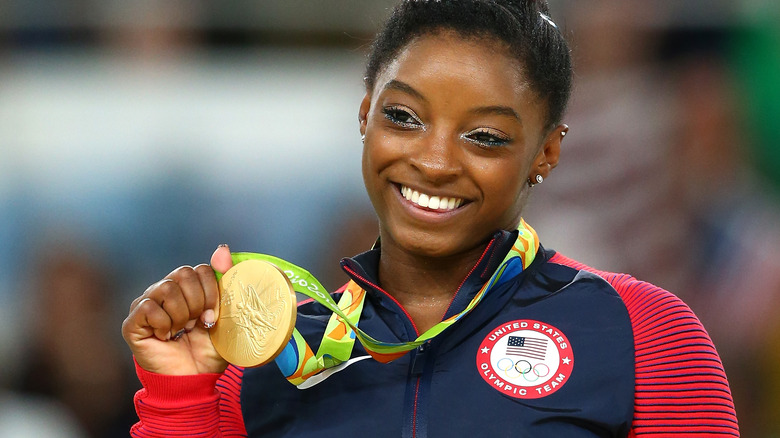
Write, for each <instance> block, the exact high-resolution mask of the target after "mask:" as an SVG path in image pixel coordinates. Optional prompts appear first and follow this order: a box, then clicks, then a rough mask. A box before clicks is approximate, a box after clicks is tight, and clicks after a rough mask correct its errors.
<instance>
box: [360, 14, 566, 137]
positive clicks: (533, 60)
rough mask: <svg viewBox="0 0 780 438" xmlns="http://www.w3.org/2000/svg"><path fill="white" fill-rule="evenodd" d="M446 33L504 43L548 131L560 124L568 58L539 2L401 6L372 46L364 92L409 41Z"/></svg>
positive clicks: (562, 43)
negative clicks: (543, 110)
mask: <svg viewBox="0 0 780 438" xmlns="http://www.w3.org/2000/svg"><path fill="white" fill-rule="evenodd" d="M446 30H452V31H454V32H456V33H457V34H459V35H460V36H462V37H464V38H495V39H497V40H499V41H501V42H503V43H505V44H506V46H507V48H508V49H509V51H510V54H511V55H513V56H515V58H516V59H517V60H518V61H520V65H521V66H522V68H523V69H524V73H525V75H526V76H527V78H528V80H529V81H530V83H531V86H532V88H533V89H534V90H535V92H536V93H537V95H538V97H540V98H542V99H543V100H544V101H545V102H546V103H547V123H548V127H552V126H555V125H557V124H558V123H560V121H561V118H562V117H563V112H564V111H565V109H566V104H567V102H568V100H569V95H570V94H571V78H572V68H571V56H570V53H569V46H568V44H567V43H566V39H565V38H564V37H563V34H562V33H561V31H560V30H559V29H558V26H556V25H554V24H553V22H552V20H551V19H550V18H549V9H548V7H547V2H546V1H544V0H504V1H502V0H404V1H402V2H401V3H400V4H398V5H397V6H396V7H395V8H394V9H393V11H392V14H391V15H390V17H389V18H388V20H387V21H386V22H385V25H384V27H383V29H382V30H381V32H380V33H379V34H377V36H376V39H375V40H374V43H373V45H372V47H371V51H370V53H369V56H368V63H367V65H366V74H365V77H366V87H367V88H368V89H369V90H372V89H373V88H374V85H375V82H376V79H377V76H378V75H379V74H380V73H381V72H382V70H383V69H384V68H385V67H386V66H387V64H388V63H390V62H392V60H393V59H394V58H395V57H396V56H397V55H398V53H399V52H400V51H401V50H402V49H403V48H404V47H406V45H407V44H408V43H409V42H411V41H412V40H413V39H414V38H416V37H419V36H421V35H425V34H430V33H436V32H441V31H446Z"/></svg>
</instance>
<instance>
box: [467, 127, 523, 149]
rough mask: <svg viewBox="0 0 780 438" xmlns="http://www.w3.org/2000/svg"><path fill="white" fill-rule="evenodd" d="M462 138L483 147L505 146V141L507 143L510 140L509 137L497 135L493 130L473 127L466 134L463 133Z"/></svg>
mask: <svg viewBox="0 0 780 438" xmlns="http://www.w3.org/2000/svg"><path fill="white" fill-rule="evenodd" d="M482 137H488V138H487V139H484V138H482ZM462 138H463V139H464V140H466V141H470V142H472V143H474V144H476V145H478V146H480V147H484V148H496V147H501V146H505V145H506V144H507V143H509V142H510V141H511V140H512V139H511V138H509V137H507V136H505V135H499V134H497V133H495V132H494V130H492V129H486V128H480V129H475V130H474V131H471V132H469V133H468V134H463V136H462Z"/></svg>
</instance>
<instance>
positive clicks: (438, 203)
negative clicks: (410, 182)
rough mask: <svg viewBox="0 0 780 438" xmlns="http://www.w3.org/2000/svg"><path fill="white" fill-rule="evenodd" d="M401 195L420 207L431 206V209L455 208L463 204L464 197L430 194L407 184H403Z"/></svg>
mask: <svg viewBox="0 0 780 438" xmlns="http://www.w3.org/2000/svg"><path fill="white" fill-rule="evenodd" d="M401 195H402V196H403V197H404V198H406V199H407V200H409V201H411V202H413V203H415V204H417V205H419V206H420V207H425V208H430V209H431V210H454V209H456V208H458V207H460V206H461V205H462V204H463V199H462V198H446V197H443V196H430V195H428V194H425V193H420V192H418V191H417V190H412V189H411V188H409V187H406V186H401Z"/></svg>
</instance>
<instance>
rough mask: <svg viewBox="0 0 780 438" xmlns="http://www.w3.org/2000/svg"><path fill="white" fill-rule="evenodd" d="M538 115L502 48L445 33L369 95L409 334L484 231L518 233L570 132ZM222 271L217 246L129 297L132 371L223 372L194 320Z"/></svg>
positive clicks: (403, 58) (443, 299)
mask: <svg viewBox="0 0 780 438" xmlns="http://www.w3.org/2000/svg"><path fill="white" fill-rule="evenodd" d="M545 110H546V105H545V102H542V101H539V99H538V98H537V96H536V95H535V93H534V91H533V90H532V89H531V88H530V87H529V85H528V82H527V81H526V80H525V79H524V76H523V73H522V68H520V65H519V64H518V63H517V61H515V60H514V58H512V57H511V56H509V55H508V53H507V52H505V50H504V46H503V45H502V44H501V43H500V42H497V41H495V40H491V39H481V40H476V39H468V40H466V39H462V38H460V37H458V36H457V35H456V34H454V33H450V32H440V33H436V34H429V35H424V36H421V37H418V38H416V39H415V40H413V41H412V42H410V43H409V44H408V45H407V46H406V47H405V48H404V49H403V50H402V51H401V52H400V53H399V55H398V56H397V57H396V59H394V60H393V61H392V62H391V63H390V64H388V65H387V66H386V67H385V68H384V69H383V70H382V71H381V72H380V74H379V76H378V77H377V80H376V81H375V86H374V88H373V89H371V90H368V91H367V93H366V95H365V97H364V99H363V100H362V102H361V104H360V109H359V120H360V131H361V133H362V134H363V135H365V140H364V149H363V179H364V182H365V185H366V190H367V191H368V194H369V197H370V199H371V202H372V204H373V205H374V209H375V210H376V213H377V216H378V217H379V225H380V230H379V232H380V237H381V241H382V245H381V257H380V265H379V282H380V285H381V286H382V288H383V289H384V290H385V291H387V292H388V293H389V294H391V295H392V296H393V297H395V298H396V299H397V300H398V301H399V303H401V305H402V306H403V307H404V309H405V310H406V311H407V313H408V314H409V315H410V317H411V318H412V321H413V322H414V324H415V326H416V328H417V330H418V332H419V333H423V332H425V331H426V330H427V329H429V328H430V327H432V326H433V325H435V324H436V323H438V322H439V321H440V320H441V318H442V316H443V315H444V313H445V311H446V309H447V306H448V305H449V303H450V301H451V300H452V297H453V296H454V294H455V293H456V291H457V288H458V286H459V285H460V283H461V282H462V281H463V279H464V278H465V277H466V275H467V274H468V272H469V271H470V270H471V268H472V267H473V266H474V264H475V263H476V262H477V260H478V259H479V257H480V256H481V254H482V252H483V251H484V249H485V247H486V245H487V243H488V241H489V240H490V238H491V236H492V235H493V233H494V232H495V231H496V230H499V229H506V230H512V229H514V228H516V227H517V224H518V223H519V221H520V217H521V213H522V209H523V206H524V204H525V201H526V199H527V197H528V194H529V190H530V189H529V186H528V184H527V180H528V179H529V178H531V177H535V176H536V175H537V174H539V175H542V177H544V178H545V179H546V178H547V177H548V176H549V173H550V171H551V170H552V169H553V168H554V167H555V166H556V165H557V163H558V156H559V152H560V143H561V139H562V137H563V134H565V132H566V130H567V129H568V128H567V127H566V126H565V125H560V126H556V127H554V128H552V129H548V128H547V127H546V125H547V124H546V121H545V120H544V115H545V114H546V111H545ZM402 185H403V186H407V187H410V188H412V189H414V190H417V191H419V192H423V193H426V194H429V195H434V196H444V197H455V198H461V199H463V204H462V205H461V206H460V207H458V208H456V209H454V210H448V211H442V210H437V211H432V210H430V209H425V208H421V207H419V206H417V205H415V204H413V203H411V202H410V201H408V200H406V199H405V198H404V197H402V196H401V194H400V187H401V186H402ZM231 265H232V262H231V259H230V250H229V249H228V248H227V247H226V246H222V247H219V248H217V250H216V251H215V252H214V255H213V256H212V259H211V266H209V265H199V266H196V267H194V268H193V267H189V266H182V267H180V268H177V269H176V270H174V271H173V272H171V273H170V274H169V275H167V276H166V277H165V278H164V279H163V280H161V281H159V282H157V283H155V284H153V285H151V286H150V287H149V288H148V289H147V290H146V291H145V292H144V293H143V294H142V295H141V296H140V297H138V298H137V299H136V300H134V301H133V303H132V305H131V306H130V313H129V315H128V317H127V318H126V319H125V321H124V324H123V325H122V334H123V336H124V338H125V341H126V342H127V344H128V345H129V346H130V349H131V351H132V352H133V354H134V355H135V359H136V361H138V363H139V365H140V366H141V367H143V368H144V369H146V370H148V371H152V372H156V373H160V374H168V375H189V374H199V373H218V372H222V371H224V369H225V368H226V366H227V364H226V363H225V362H224V360H222V359H221V358H220V357H219V356H218V355H217V353H216V351H215V350H214V348H213V346H212V345H211V341H210V340H209V337H208V331H207V330H206V329H205V328H204V324H205V323H211V322H214V321H216V318H217V317H218V315H217V312H218V296H219V293H218V289H217V283H216V279H215V277H214V273H213V270H212V267H213V268H214V269H216V270H217V271H219V272H223V273H224V272H225V271H227V270H228V269H229V268H230V267H231ZM182 330H184V332H185V333H184V334H183V335H182V336H181V337H179V338H178V339H176V340H173V339H174V338H173V336H174V334H176V333H178V332H180V331H182Z"/></svg>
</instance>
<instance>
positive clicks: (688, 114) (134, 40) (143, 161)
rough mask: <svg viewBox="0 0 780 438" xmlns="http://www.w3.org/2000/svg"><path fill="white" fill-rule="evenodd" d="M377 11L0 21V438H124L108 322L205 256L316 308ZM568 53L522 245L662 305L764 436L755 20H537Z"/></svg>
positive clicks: (59, 6)
mask: <svg viewBox="0 0 780 438" xmlns="http://www.w3.org/2000/svg"><path fill="white" fill-rule="evenodd" d="M394 3H395V2H394V1H391V0H360V1H357V0H351V1H350V0H323V1H316V2H314V1H303V0H263V1H236V2H228V3H225V2H219V3H218V2H208V1H205V0H199V1H182V0H178V1H176V0H171V1H166V2H159V1H152V0H143V1H141V0H132V1H127V0H122V1H119V0H101V1H96V0H69V1H59V2H55V1H47V0H0V224H1V225H0V264H1V265H2V266H3V267H4V272H5V274H4V275H2V277H0V279H1V281H0V298H1V299H2V305H0V430H2V431H3V433H2V434H3V436H9V437H15V436H37V437H116V436H126V435H127V430H128V429H129V427H130V425H131V424H132V423H133V422H134V421H135V414H134V412H133V406H132V394H133V393H134V391H135V390H137V389H138V388H139V386H140V385H139V384H138V382H137V380H136V378H135V375H134V373H133V368H132V359H131V356H130V354H129V351H128V350H127V348H126V347H125V346H124V343H123V341H122V339H121V335H120V325H121V321H122V319H124V316H125V315H126V313H127V309H128V306H129V304H130V301H131V300H132V299H133V298H134V297H136V296H138V295H140V294H141V293H142V292H143V291H144V289H146V287H147V286H148V285H149V284H151V283H153V282H155V281H157V280H158V279H159V278H161V277H163V276H164V275H166V274H167V273H168V272H170V271H171V270H173V269H174V268H175V267H177V266H179V265H181V264H193V265H194V264H197V263H203V262H207V261H208V258H209V256H210V254H211V252H212V251H213V249H214V248H215V247H216V246H217V245H218V244H219V243H223V242H225V243H229V244H230V245H231V248H232V249H233V250H245V251H257V252H266V253H271V254H275V255H277V256H280V257H283V258H286V259H288V260H290V261H293V262H295V263H297V264H300V265H303V266H306V267H307V268H308V269H309V270H310V271H312V272H313V273H314V274H315V275H316V276H318V277H319V278H321V279H322V280H323V283H324V284H325V285H326V286H329V287H331V288H335V287H337V286H338V285H339V284H340V283H341V282H342V281H344V278H345V277H343V276H342V274H341V273H340V272H339V270H338V263H337V262H338V259H339V258H341V257H344V256H349V255H353V254H355V253H357V252H360V251H362V250H364V249H367V248H368V247H369V246H370V245H371V243H372V242H373V240H374V238H375V234H376V224H375V219H374V216H373V213H372V210H371V207H370V204H369V202H368V199H367V197H366V196H365V195H364V192H363V186H362V179H361V176H360V153H361V145H360V135H359V132H358V123H357V109H358V104H359V102H360V99H361V97H362V94H363V88H362V68H363V61H364V56H365V53H366V47H367V46H368V44H369V43H370V41H371V36H372V34H373V33H374V32H375V31H376V30H377V27H378V26H379V25H380V24H381V22H382V20H383V19H384V17H385V16H386V15H387V12H388V8H389V7H391V6H392V5H393V4H394ZM551 6H552V8H553V18H554V20H555V21H556V22H557V23H558V25H559V26H560V28H561V29H563V30H564V32H566V34H567V35H568V36H569V39H570V41H571V42H572V47H573V53H574V59H575V63H576V64H575V66H576V67H575V71H576V78H575V91H574V96H573V99H572V103H571V106H570V110H569V113H568V116H567V117H566V122H567V123H568V124H569V126H570V127H571V130H570V133H569V135H568V136H567V137H566V141H565V142H564V151H563V156H562V164H561V165H560V166H559V168H558V169H557V170H556V171H555V172H554V173H553V174H552V176H551V178H549V179H548V180H547V181H545V182H544V184H542V185H541V186H538V187H537V188H535V189H534V192H535V193H534V196H533V197H532V199H531V202H530V204H529V206H528V207H527V214H526V218H527V219H528V221H529V223H531V224H532V226H534V227H535V228H536V229H537V231H538V232H539V234H540V235H541V236H542V242H543V244H544V245H545V246H547V247H550V248H554V249H557V250H560V251H562V252H564V253H565V254H567V255H569V256H571V257H574V258H577V259H579V260H581V261H583V262H586V263H588V264H591V265H593V266H595V267H598V268H600V269H605V270H614V271H623V272H630V273H632V274H634V275H635V276H637V277H639V278H641V279H644V280H647V281H650V282H653V283H656V284H658V285H660V286H663V287H665V288H667V289H669V290H671V291H672V292H674V293H676V294H677V295H679V296H680V297H681V298H683V299H684V300H685V301H686V302H687V303H689V304H690V305H691V307H692V308H693V309H694V311H695V312H696V313H697V314H698V315H699V317H700V318H701V319H702V321H703V322H704V323H705V326H706V327H707V328H708V330H709V332H710V334H711V336H712V337H713V339H714V340H715V343H716V345H717V346H718V349H719V351H720V353H721V356H722V358H723V361H724V364H725V367H726V371H727V374H728V376H729V379H730V382H731V386H732V391H733V393H734V398H735V402H736V405H737V413H738V416H739V419H740V426H741V428H742V431H743V436H746V437H775V436H780V425H779V424H778V421H777V420H776V419H775V418H776V416H775V413H776V412H778V410H780V378H779V377H778V373H776V372H775V368H776V366H777V363H779V362H780V318H777V316H778V309H780V303H779V301H780V196H779V193H780V147H779V146H780V145H779V144H778V142H779V141H778V140H777V136H776V135H775V131H777V130H778V129H779V128H780V79H779V78H780V26H778V24H780V3H779V2H777V1H775V0H742V1H736V2H735V1H726V0H717V1H716V0H687V1H685V2H679V1H673V0H663V1H661V0H656V1H653V2H647V1H638V0H589V1H587V2H581V1H575V0H557V1H551Z"/></svg>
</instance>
